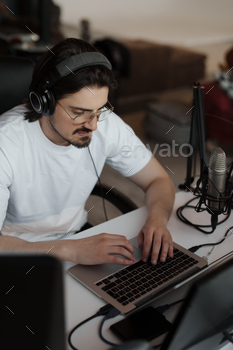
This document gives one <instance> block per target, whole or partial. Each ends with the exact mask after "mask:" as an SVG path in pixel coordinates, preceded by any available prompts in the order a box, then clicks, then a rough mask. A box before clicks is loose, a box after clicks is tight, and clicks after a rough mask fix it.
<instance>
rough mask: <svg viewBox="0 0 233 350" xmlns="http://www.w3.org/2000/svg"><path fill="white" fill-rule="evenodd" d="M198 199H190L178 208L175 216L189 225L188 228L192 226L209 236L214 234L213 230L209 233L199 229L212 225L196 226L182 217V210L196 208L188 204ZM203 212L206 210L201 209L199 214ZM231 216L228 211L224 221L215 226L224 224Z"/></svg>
mask: <svg viewBox="0 0 233 350" xmlns="http://www.w3.org/2000/svg"><path fill="white" fill-rule="evenodd" d="M197 198H199V197H194V198H192V199H190V200H189V201H188V202H187V203H186V204H185V205H182V206H181V207H179V208H178V209H177V211H176V215H177V216H178V218H179V219H180V220H181V221H183V222H184V223H185V224H187V225H189V226H192V227H195V228H196V229H197V230H198V231H201V232H203V233H205V234H211V233H213V232H214V230H215V229H213V228H212V230H211V231H205V230H203V229H202V228H201V227H212V225H196V224H193V223H192V222H191V221H189V220H188V219H186V217H185V216H184V215H183V213H182V212H183V210H184V209H187V208H193V209H195V208H196V207H195V206H193V205H189V203H191V202H192V201H194V200H195V199H197ZM203 211H206V209H204V208H202V210H201V212H203ZM230 214H231V211H229V213H228V214H227V215H226V217H225V219H223V220H222V221H220V222H218V223H217V225H220V224H222V223H223V222H225V221H226V220H227V219H228V218H229V216H230Z"/></svg>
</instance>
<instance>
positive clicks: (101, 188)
mask: <svg viewBox="0 0 233 350" xmlns="http://www.w3.org/2000/svg"><path fill="white" fill-rule="evenodd" d="M88 152H89V154H90V157H91V160H92V164H93V166H94V169H95V173H96V176H97V178H98V182H99V185H100V190H101V195H102V200H103V208H104V215H105V220H106V221H108V217H107V211H106V207H105V201H104V191H103V187H102V185H101V181H100V177H99V175H98V172H97V169H96V166H95V162H94V160H93V157H92V154H91V151H90V148H89V146H88Z"/></svg>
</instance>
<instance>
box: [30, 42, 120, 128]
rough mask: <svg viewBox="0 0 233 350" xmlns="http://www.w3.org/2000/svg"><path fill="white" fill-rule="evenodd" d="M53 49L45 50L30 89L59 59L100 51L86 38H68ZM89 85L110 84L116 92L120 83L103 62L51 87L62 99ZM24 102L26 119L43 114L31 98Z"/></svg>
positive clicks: (71, 75)
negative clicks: (36, 110) (38, 110)
mask: <svg viewBox="0 0 233 350" xmlns="http://www.w3.org/2000/svg"><path fill="white" fill-rule="evenodd" d="M51 51H52V52H53V53H52V52H50V51H49V50H48V52H46V53H44V54H43V55H42V56H41V57H40V59H39V61H38V62H37V63H36V65H35V67H34V71H33V75H32V81H31V84H30V87H29V91H30V90H31V89H32V87H34V86H35V85H36V84H37V82H38V81H39V80H40V77H41V76H42V75H43V74H44V73H45V72H47V71H49V69H50V68H51V67H54V66H55V65H57V64H58V63H60V62H62V61H64V60H65V59H67V58H69V57H70V56H73V55H75V54H78V53H82V52H97V51H98V50H97V49H96V48H95V47H94V46H93V45H91V44H89V43H88V42H86V41H83V40H80V39H74V38H68V39H65V40H63V41H61V42H59V43H58V44H56V45H55V46H54V47H53V48H52V49H51ZM51 55H52V56H51ZM85 86H96V87H104V86H107V87H109V92H110V93H112V92H113V91H114V90H115V89H116V87H117V82H116V80H115V79H114V76H113V72H112V71H111V70H109V69H108V68H106V67H104V66H101V65H94V66H90V67H85V68H81V69H78V70H77V71H75V72H74V74H69V75H67V76H65V77H63V78H61V79H60V80H59V81H58V82H57V83H55V85H54V86H52V87H51V89H50V91H51V92H52V94H53V96H54V99H55V103H57V101H58V100H60V99H62V98H64V97H65V96H67V95H69V94H73V93H76V92H78V91H80V90H81V89H82V88H84V87H85ZM24 103H25V105H26V108H27V112H26V113H25V117H24V118H25V119H26V120H28V121H29V122H34V121H36V120H38V119H40V118H41V117H42V115H41V114H39V113H37V112H35V111H34V109H33V108H32V106H31V103H30V101H29V99H26V100H25V101H24Z"/></svg>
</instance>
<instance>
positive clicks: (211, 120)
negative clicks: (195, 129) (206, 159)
mask: <svg viewBox="0 0 233 350" xmlns="http://www.w3.org/2000/svg"><path fill="white" fill-rule="evenodd" d="M202 85H203V86H204V87H205V90H204V91H205V97H204V106H205V114H212V115H215V116H217V117H219V118H216V117H213V116H208V115H205V122H206V134H207V137H208V138H212V139H217V140H219V141H222V142H224V143H226V144H228V145H230V146H233V100H232V99H230V98H229V97H228V96H227V94H226V92H224V91H223V90H221V89H220V88H219V86H218V83H217V82H216V81H214V82H211V83H207V84H202ZM213 86H214V87H213ZM228 121H230V123H229V122H228Z"/></svg>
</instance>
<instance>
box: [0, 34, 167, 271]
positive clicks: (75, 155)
mask: <svg viewBox="0 0 233 350" xmlns="http://www.w3.org/2000/svg"><path fill="white" fill-rule="evenodd" d="M51 51H52V53H51V52H49V51H48V53H46V54H45V55H43V56H42V57H41V59H40V60H39V62H38V63H37V64H36V66H35V69H34V73H33V77H32V83H31V86H30V88H29V90H30V94H29V100H27V101H26V104H25V105H20V106H16V107H15V108H13V109H12V110H10V111H8V112H6V113H4V114H3V115H2V116H1V118H0V123H1V128H0V164H1V167H0V194H1V206H0V225H1V226H0V228H1V236H0V249H1V250H2V251H27V252H40V253H48V254H53V255H55V256H57V257H59V258H60V259H62V260H70V261H73V262H75V263H79V264H87V265H88V264H101V263H106V262H109V263H116V264H122V265H129V264H132V263H133V262H134V261H135V259H134V257H133V251H134V248H133V246H132V245H131V244H130V243H129V241H128V240H127V239H126V238H125V237H124V236H122V235H115V234H107V233H102V234H99V235H96V236H93V237H88V238H84V239H79V240H60V238H61V237H63V236H64V235H66V233H67V232H70V233H75V232H76V231H78V230H80V229H81V227H82V226H83V225H84V224H85V220H86V213H85V210H84V204H85V201H86V200H87V198H88V197H89V195H90V193H91V191H92V189H93V187H94V185H95V183H96V181H97V176H98V174H100V173H101V171H102V168H103V166H104V163H105V162H107V163H108V164H109V165H110V166H112V167H114V168H115V169H117V170H118V171H119V172H121V173H122V174H123V175H125V176H128V177H129V179H130V180H131V181H133V182H134V183H135V184H137V185H138V186H140V187H141V188H142V189H143V190H144V192H145V203H146V205H147V207H148V211H149V214H148V217H147V219H146V222H145V224H144V226H143V227H142V229H141V231H140V233H139V235H138V242H139V247H140V248H141V249H143V260H144V261H146V260H147V259H148V256H149V253H150V250H151V248H152V255H151V261H152V263H153V264H156V262H157V260H158V254H159V251H160V248H161V254H160V260H161V261H165V260H166V256H167V254H168V255H169V256H170V257H172V255H173V246H172V238H171V235H170V233H169V231H168V230H167V228H166V225H167V221H168V219H169V216H170V213H171V210H172V207H173V202H174V187H173V184H172V182H171V180H170V178H169V176H168V175H167V173H166V171H165V170H164V169H163V168H162V167H161V166H160V164H159V163H158V162H157V161H156V159H155V158H151V155H150V153H149V151H148V152H146V154H143V152H141V153H140V152H138V157H137V158H134V157H128V156H127V157H123V156H122V154H121V152H120V150H121V149H122V148H121V147H122V146H124V145H130V146H132V147H134V146H135V145H136V146H138V145H139V146H142V143H141V142H140V140H139V139H138V138H137V137H136V135H134V134H133V133H132V132H130V131H129V128H128V127H126V126H127V125H126V124H125V123H124V122H123V121H122V120H121V119H120V118H119V117H118V116H117V115H115V114H114V113H113V112H112V110H113V108H112V106H111V105H110V103H109V102H108V94H109V91H111V90H113V89H114V88H115V87H116V82H115V80H114V78H113V75H112V72H111V66H110V63H109V62H108V60H107V59H106V58H105V57H104V56H103V55H101V54H100V53H98V54H97V55H96V49H95V48H94V47H93V46H91V45H90V44H88V43H86V42H84V41H82V40H77V39H66V40H64V41H62V42H61V43H59V44H57V45H56V46H54V47H53V48H52V49H51ZM82 61H83V62H84V63H85V64H84V66H82V65H81V66H80V64H81V63H80V62H82ZM67 62H69V64H68V63H67ZM86 62H87V63H86ZM54 67H55V68H54ZM71 67H73V68H72V69H73V70H74V71H73V70H72V69H71ZM77 67H78V68H77ZM80 67H81V68H80ZM58 71H59V73H58ZM98 121H99V122H98ZM97 122H98V126H97ZM110 144H114V145H116V149H115V153H114V155H113V156H109V157H107V155H106V148H108V146H109V145H110ZM139 153H140V154H139ZM70 233H69V234H70ZM115 255H121V256H122V258H121V257H117V256H115Z"/></svg>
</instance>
